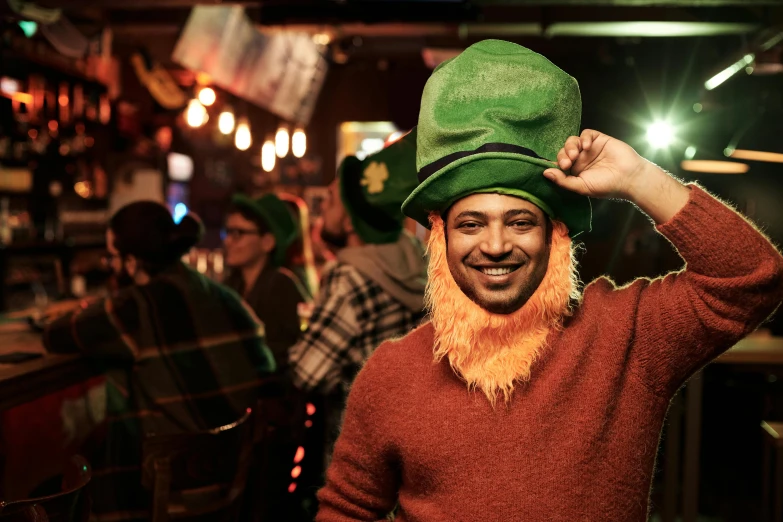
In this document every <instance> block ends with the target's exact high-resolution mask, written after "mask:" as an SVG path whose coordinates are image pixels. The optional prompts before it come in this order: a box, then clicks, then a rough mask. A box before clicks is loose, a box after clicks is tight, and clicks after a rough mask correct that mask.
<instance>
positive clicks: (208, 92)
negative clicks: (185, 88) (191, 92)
mask: <svg viewBox="0 0 783 522" xmlns="http://www.w3.org/2000/svg"><path fill="white" fill-rule="evenodd" d="M215 100H217V95H216V94H215V90H214V89H212V88H211V87H204V88H203V89H201V90H200V91H199V92H198V101H200V102H201V103H202V104H204V105H205V106H207V107H209V106H210V105H212V104H213V103H215Z"/></svg>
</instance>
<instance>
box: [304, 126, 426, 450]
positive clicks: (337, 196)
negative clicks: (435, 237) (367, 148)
mask: <svg viewBox="0 0 783 522" xmlns="http://www.w3.org/2000/svg"><path fill="white" fill-rule="evenodd" d="M415 156H416V131H415V130H414V131H412V132H410V133H408V134H407V135H406V136H404V137H403V138H402V139H400V140H399V141H397V142H395V143H393V144H391V145H389V146H388V147H386V148H385V149H383V150H381V151H380V152H378V153H376V154H373V155H371V156H369V157H367V158H366V159H365V160H364V161H360V160H359V159H357V158H356V157H354V156H349V157H347V158H346V159H345V160H344V161H343V162H342V164H341V166H340V169H339V172H338V176H337V180H335V182H334V183H332V185H331V186H330V198H329V200H328V201H326V202H325V205H324V211H323V228H322V231H321V237H322V238H323V240H324V241H325V242H326V243H328V244H329V245H331V246H332V247H334V248H335V250H337V260H336V261H335V262H334V263H333V264H332V266H331V267H330V268H328V269H327V270H326V271H325V274H324V276H323V280H322V283H321V291H320V294H319V295H318V297H317V299H316V301H315V303H314V307H313V310H312V315H311V316H310V320H309V326H308V328H307V330H306V331H305V332H304V334H303V335H302V337H301V339H300V340H299V342H298V343H297V344H296V345H294V346H293V348H291V350H290V352H289V360H290V366H291V373H292V378H293V381H294V384H296V385H297V386H298V387H299V388H301V389H303V390H305V391H317V392H320V393H323V394H325V395H328V397H329V399H328V403H329V406H328V408H327V409H328V410H329V411H328V412H327V416H328V417H327V419H326V424H327V433H326V436H327V444H326V446H327V454H328V453H329V448H331V445H332V443H333V441H334V440H335V438H336V435H337V431H339V428H338V427H337V426H338V425H339V424H338V423H339V415H340V414H341V412H342V404H343V403H344V396H345V392H346V391H347V388H348V386H349V385H350V382H351V381H352V380H353V377H354V376H355V375H356V373H357V372H358V370H359V369H360V368H361V365H362V363H363V362H364V360H365V359H366V358H367V357H368V356H369V355H370V354H372V352H373V351H374V350H375V348H377V347H378V345H380V344H381V343H382V342H383V341H386V340H388V339H392V338H396V337H401V336H403V335H405V334H407V333H408V332H410V331H411V330H413V329H414V328H415V327H416V326H418V325H419V324H420V323H421V321H422V319H423V318H424V316H425V312H424V303H423V299H424V288H425V286H426V278H427V265H426V260H425V252H424V246H423V245H422V243H421V242H420V241H419V240H418V239H417V238H415V237H414V236H412V235H411V234H409V233H408V232H406V231H404V230H403V221H404V217H403V215H402V212H401V210H400V206H401V204H402V201H404V200H405V198H406V197H407V196H408V195H409V194H410V192H411V191H412V190H413V189H414V188H415V186H416V184H417V180H416V165H415Z"/></svg>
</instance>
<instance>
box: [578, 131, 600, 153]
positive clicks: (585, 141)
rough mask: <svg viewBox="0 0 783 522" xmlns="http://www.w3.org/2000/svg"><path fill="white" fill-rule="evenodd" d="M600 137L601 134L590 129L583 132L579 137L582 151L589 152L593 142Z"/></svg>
mask: <svg viewBox="0 0 783 522" xmlns="http://www.w3.org/2000/svg"><path fill="white" fill-rule="evenodd" d="M600 135H601V133H600V132H598V131H596V130H592V129H585V130H583V131H582V135H581V136H580V137H579V138H580V141H581V143H582V150H590V147H592V146H593V142H594V141H595V139H596V138H598V136H600Z"/></svg>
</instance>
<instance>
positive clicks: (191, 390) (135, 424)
mask: <svg viewBox="0 0 783 522" xmlns="http://www.w3.org/2000/svg"><path fill="white" fill-rule="evenodd" d="M44 343H45V345H46V347H47V349H48V350H49V351H52V352H81V353H84V354H85V355H87V356H89V357H90V358H91V360H92V361H93V364H100V365H101V367H102V368H103V369H105V371H106V374H107V386H106V399H107V411H106V415H107V418H106V423H107V430H108V431H107V434H106V439H105V441H104V442H103V444H102V447H101V448H99V449H98V451H97V452H96V455H95V457H94V459H93V479H92V481H91V490H92V493H93V495H92V496H93V514H94V515H95V517H96V518H97V519H98V520H102V521H112V522H117V521H127V520H133V519H135V520H148V519H149V506H148V504H147V501H148V498H149V494H148V493H147V492H145V491H144V490H143V489H142V488H141V467H140V465H141V442H142V440H141V439H142V437H144V434H145V433H156V434H170V433H181V432H188V431H200V430H204V429H208V428H214V427H217V426H221V425H225V424H228V423H230V422H233V421H235V420H236V419H238V418H239V417H241V416H242V414H243V413H244V412H245V410H246V408H248V407H253V406H255V401H256V400H257V398H258V397H259V396H260V395H261V394H262V393H265V390H266V387H267V386H268V385H270V384H273V382H270V380H271V379H270V377H269V376H270V375H271V372H273V371H274V370H275V362H274V359H273V357H272V353H271V352H270V350H269V348H267V346H266V344H265V342H264V327H263V325H262V324H261V323H260V321H259V320H258V319H257V318H256V316H255V314H254V313H253V312H252V310H250V308H248V307H247V305H246V304H245V303H244V302H243V301H242V300H241V299H240V297H239V296H238V295H237V294H236V293H235V292H233V291H232V290H229V289H228V288H226V287H224V286H222V285H219V284H217V283H215V282H213V281H211V280H209V279H208V278H206V277H204V276H202V275H200V274H199V273H197V272H195V271H193V270H191V269H189V268H187V267H185V266H184V265H182V264H177V265H176V266H175V267H173V268H172V269H170V270H167V271H165V272H164V273H161V274H159V275H157V276H155V277H154V278H153V279H152V281H151V282H150V283H149V284H147V285H144V286H131V287H128V288H125V289H123V290H121V291H120V292H119V293H118V294H117V295H115V296H113V297H111V298H109V299H105V300H102V301H100V302H98V303H96V304H93V305H92V306H90V307H88V308H86V309H84V310H78V311H77V312H73V313H70V314H67V315H65V316H63V317H61V318H59V319H57V320H56V321H54V322H53V323H52V324H51V325H50V326H49V327H48V328H47V331H46V332H45V335H44Z"/></svg>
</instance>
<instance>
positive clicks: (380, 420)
mask: <svg viewBox="0 0 783 522" xmlns="http://www.w3.org/2000/svg"><path fill="white" fill-rule="evenodd" d="M383 349H384V347H383V346H381V347H380V348H379V349H378V351H376V352H375V354H374V355H373V356H371V357H370V358H369V359H368V360H367V363H366V364H365V365H364V367H363V368H362V370H361V371H360V372H359V374H358V375H357V377H356V379H355V380H354V383H353V385H352V386H351V392H350V394H349V396H348V405H347V408H346V411H345V416H344V420H343V426H342V429H341V431H340V437H339V438H338V439H337V444H336V445H335V448H334V454H333V455H332V460H331V464H330V465H329V470H328V471H327V474H326V485H325V486H324V487H323V488H322V489H321V490H320V491H319V492H318V500H319V510H318V514H317V515H316V518H315V520H316V522H370V521H373V522H374V521H385V520H386V519H387V515H388V514H389V513H390V512H391V511H392V510H393V509H394V506H395V504H396V502H397V491H398V490H399V486H400V480H401V478H400V473H399V464H398V462H397V461H398V459H397V452H396V450H395V447H394V444H393V443H392V441H391V437H390V434H391V433H393V430H390V429H388V427H387V420H388V419H386V417H385V413H386V408H385V404H386V401H389V400H394V399H393V397H392V398H390V397H389V395H388V393H387V392H388V389H387V388H386V385H385V379H384V378H381V377H379V376H378V375H379V373H380V372H377V371H376V369H377V368H379V367H382V366H383V365H384V364H385V363H383V362H381V361H380V360H379V357H378V354H382V352H383Z"/></svg>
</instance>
